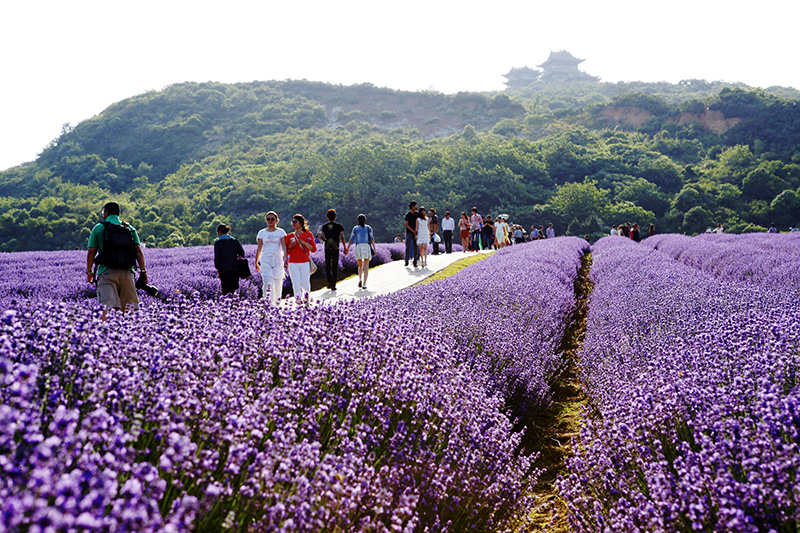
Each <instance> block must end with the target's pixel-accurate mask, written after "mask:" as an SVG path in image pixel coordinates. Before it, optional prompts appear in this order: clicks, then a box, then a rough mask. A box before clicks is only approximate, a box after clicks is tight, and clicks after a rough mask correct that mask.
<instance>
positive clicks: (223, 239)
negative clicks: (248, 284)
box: [214, 224, 250, 296]
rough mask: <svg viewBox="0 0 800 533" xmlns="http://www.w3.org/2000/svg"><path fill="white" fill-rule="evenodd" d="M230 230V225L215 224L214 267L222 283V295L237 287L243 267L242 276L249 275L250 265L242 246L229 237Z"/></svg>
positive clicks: (234, 290)
mask: <svg viewBox="0 0 800 533" xmlns="http://www.w3.org/2000/svg"><path fill="white" fill-rule="evenodd" d="M230 231H231V227H230V226H228V225H227V224H220V225H219V226H217V240H216V241H214V267H215V268H216V269H217V275H218V276H219V281H220V284H221V285H222V295H223V296H224V295H226V294H230V293H232V292H236V291H237V290H238V289H239V279H242V274H243V269H244V268H246V269H247V272H246V274H247V275H246V276H244V277H248V276H249V275H250V265H249V264H248V263H247V259H246V258H245V255H244V248H242V244H241V243H240V242H239V241H237V240H236V239H234V238H233V237H231V235H230ZM242 263H244V265H242Z"/></svg>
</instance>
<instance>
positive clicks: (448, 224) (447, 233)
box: [442, 211, 456, 254]
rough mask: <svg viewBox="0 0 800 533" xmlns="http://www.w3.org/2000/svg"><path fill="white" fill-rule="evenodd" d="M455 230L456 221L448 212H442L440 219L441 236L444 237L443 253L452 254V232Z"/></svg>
mask: <svg viewBox="0 0 800 533" xmlns="http://www.w3.org/2000/svg"><path fill="white" fill-rule="evenodd" d="M454 229H456V220H455V219H454V218H453V217H451V216H450V211H445V212H444V218H443V219H442V235H443V237H444V252H445V253H447V254H450V253H453V230H454Z"/></svg>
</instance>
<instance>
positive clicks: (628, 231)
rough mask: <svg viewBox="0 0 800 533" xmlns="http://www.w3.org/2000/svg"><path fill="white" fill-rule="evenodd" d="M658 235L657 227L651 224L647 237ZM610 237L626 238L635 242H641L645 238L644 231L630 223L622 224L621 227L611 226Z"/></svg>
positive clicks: (637, 225)
mask: <svg viewBox="0 0 800 533" xmlns="http://www.w3.org/2000/svg"><path fill="white" fill-rule="evenodd" d="M655 234H656V227H655V225H653V224H650V227H649V228H648V229H647V235H646V236H648V237H649V236H652V235H655ZM609 235H611V236H612V237H625V238H626V239H630V240H632V241H635V242H641V241H642V239H643V238H644V237H645V236H643V235H642V229H641V227H640V226H639V224H633V225H631V223H630V222H626V223H625V224H620V225H619V226H611V231H610V232H609Z"/></svg>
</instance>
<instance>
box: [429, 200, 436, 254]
mask: <svg viewBox="0 0 800 533" xmlns="http://www.w3.org/2000/svg"><path fill="white" fill-rule="evenodd" d="M428 230H429V233H430V236H431V239H430V241H431V243H432V244H433V255H439V241H438V240H437V239H438V238H439V236H438V233H439V216H438V215H437V214H436V209H434V208H432V207H431V208H430V209H429V210H428Z"/></svg>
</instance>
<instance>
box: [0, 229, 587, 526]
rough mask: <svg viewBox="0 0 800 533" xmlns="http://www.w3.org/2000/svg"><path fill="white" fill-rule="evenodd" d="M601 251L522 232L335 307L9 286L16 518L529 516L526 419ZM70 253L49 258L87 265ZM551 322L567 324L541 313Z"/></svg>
mask: <svg viewBox="0 0 800 533" xmlns="http://www.w3.org/2000/svg"><path fill="white" fill-rule="evenodd" d="M587 250H588V244H587V243H586V242H585V241H583V240H580V239H576V238H563V239H557V240H555V241H552V242H549V243H546V244H545V243H542V244H541V245H540V244H538V243H532V244H531V245H526V246H515V247H511V248H509V249H507V250H504V251H501V252H498V253H497V254H495V255H494V256H492V257H490V258H488V259H485V260H483V261H481V262H479V263H477V264H476V265H473V266H472V267H470V268H468V269H465V270H463V271H461V272H460V273H459V274H457V275H454V276H452V277H450V278H448V279H446V280H442V281H440V282H435V283H431V284H428V285H425V286H421V287H418V288H415V289H412V290H409V291H405V292H404V293H403V294H397V295H393V296H390V297H387V298H373V299H370V300H368V301H363V302H358V303H350V304H341V305H336V306H322V305H314V304H308V305H306V304H300V305H298V306H297V307H296V308H289V307H287V308H283V307H273V306H270V305H268V304H267V303H265V302H264V301H260V300H254V299H241V298H223V299H215V298H206V297H205V296H204V293H203V291H202V290H200V289H199V287H202V285H201V284H200V283H199V282H197V281H189V282H188V283H187V282H184V284H181V282H180V281H178V278H177V274H175V276H176V278H175V279H176V281H175V283H174V285H171V286H170V287H176V295H175V296H174V297H172V298H170V299H168V300H166V301H160V300H152V299H148V300H147V301H146V302H145V305H143V306H142V310H140V311H138V312H131V313H128V314H126V315H121V314H119V313H111V314H110V318H109V320H108V321H105V322H104V321H102V320H100V312H99V310H98V309H97V308H96V307H95V305H94V303H93V302H92V300H90V299H87V298H86V297H83V298H82V297H81V295H80V293H78V292H75V291H73V292H63V293H61V294H69V296H64V297H63V298H61V299H63V300H66V301H60V299H59V298H58V297H54V296H53V294H56V293H54V292H53V291H52V290H50V289H48V290H47V291H44V290H43V291H40V292H38V293H37V291H35V290H34V292H33V293H32V294H31V295H30V296H29V297H28V298H25V299H24V300H23V299H22V298H21V296H20V295H19V294H17V295H14V296H8V297H7V298H6V299H5V300H4V302H7V303H5V304H4V305H5V308H4V311H3V316H2V330H0V469H2V475H1V476H0V479H1V481H0V513H2V514H1V515H0V516H2V524H3V526H2V527H3V529H4V530H10V531H17V530H31V531H35V530H38V531H50V530H52V531H73V530H84V529H85V530H97V531H121V530H127V531H183V530H189V531H221V530H233V531H244V530H252V531H337V530H341V531H425V530H427V531H465V530H503V529H507V528H510V527H512V526H513V525H514V524H515V523H518V521H519V520H521V519H523V518H524V515H525V512H526V510H527V509H528V508H529V506H530V503H529V501H528V500H529V497H528V496H529V488H530V486H531V485H532V484H533V483H534V482H535V481H536V478H537V475H538V471H537V470H535V469H534V468H532V461H533V459H534V457H533V456H532V455H531V454H530V453H527V452H525V451H523V449H522V447H521V439H522V430H521V429H520V428H519V427H518V426H519V424H518V422H519V420H520V419H521V418H522V417H525V416H529V415H530V412H529V411H530V410H533V409H543V408H545V407H546V406H547V404H548V401H549V394H550V393H549V387H548V379H550V378H552V377H553V374H554V372H555V371H556V370H557V369H558V368H559V366H560V365H561V364H562V363H561V362H560V361H559V359H560V354H559V353H558V352H557V346H558V343H557V342H556V341H554V340H553V339H552V338H550V337H551V336H556V337H557V336H558V335H559V334H560V332H561V330H563V327H564V323H565V322H566V321H567V318H568V316H569V314H570V313H571V311H572V306H573V304H574V295H573V292H572V291H573V281H574V279H575V278H576V276H577V272H578V269H579V267H580V264H581V257H582V256H583V254H584V252H585V251H587ZM190 251H191V250H190ZM190 251H184V253H186V252H190ZM175 253H176V254H179V252H175ZM61 254H63V255H59V254H57V253H53V254H52V255H48V256H47V261H46V262H47V263H48V264H51V265H52V264H56V263H59V262H60V265H61V266H63V267H64V269H66V268H73V267H72V266H71V265H70V260H71V258H72V257H73V256H75V259H76V260H81V258H82V255H81V254H78V253H77V252H62V253H61ZM15 255H16V254H15ZM184 257H186V264H187V266H186V267H181V268H184V269H185V270H184V271H191V272H195V273H196V274H197V276H198V277H200V276H202V275H204V273H203V272H202V269H201V268H199V266H202V259H201V258H199V257H195V258H194V260H192V258H191V256H190V255H188V254H187V255H186V256H184ZM152 264H153V267H152V268H153V274H154V275H155V277H156V279H158V276H159V270H158V269H157V268H156V266H155V265H156V260H155V258H154V259H153V263H152ZM198 265H199V266H198ZM15 267H22V268H25V264H24V262H23V261H18V262H17V263H16V264H15ZM78 268H79V269H80V266H79V267H78ZM150 269H151V267H148V270H150ZM43 270H44V271H46V270H47V269H43ZM174 270H175V271H176V272H177V271H178V270H179V269H177V268H176V269H174ZM163 272H164V274H163V275H164V278H163V279H165V280H166V279H167V277H166V269H165V270H164V271H163ZM498 273H503V276H498V275H497V274H498ZM205 275H208V273H207V272H206V273H205ZM506 275H508V276H513V277H514V279H515V280H516V281H517V282H518V283H520V284H522V285H523V286H528V287H531V288H536V291H535V293H533V292H529V291H523V290H519V285H516V286H514V287H511V286H506V285H508V284H506V283H504V279H505V276H506ZM41 283H42V285H43V286H48V287H51V286H53V285H54V283H53V282H52V280H51V278H50V277H48V276H46V275H45V274H44V273H43V274H42V276H41ZM31 284H32V286H34V287H35V285H33V282H31ZM165 284H166V282H165ZM56 285H57V284H56ZM183 287H190V288H191V290H188V291H186V290H185V289H183ZM184 292H189V294H184ZM37 294H38V295H39V296H38V297H37ZM9 298H10V299H9ZM11 300H13V301H11ZM537 317H547V318H548V319H549V320H550V321H551V322H552V329H547V330H544V331H540V330H538V328H532V327H531V323H532V321H533V320H534V319H536V318H537ZM451 321H453V322H452V323H453V325H455V326H457V327H455V328H448V327H447V326H448V325H449V324H450V323H451ZM453 331H455V333H453ZM521 355H524V357H520V356H521Z"/></svg>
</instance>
